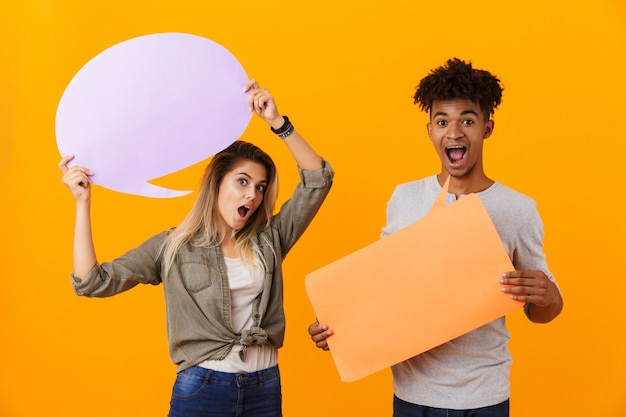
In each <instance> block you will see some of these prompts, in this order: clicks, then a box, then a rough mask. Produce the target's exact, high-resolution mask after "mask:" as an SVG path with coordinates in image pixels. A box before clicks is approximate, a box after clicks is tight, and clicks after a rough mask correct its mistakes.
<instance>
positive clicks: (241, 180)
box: [237, 178, 248, 185]
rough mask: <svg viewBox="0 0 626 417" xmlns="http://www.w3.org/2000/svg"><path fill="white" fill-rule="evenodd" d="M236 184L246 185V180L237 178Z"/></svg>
mask: <svg viewBox="0 0 626 417" xmlns="http://www.w3.org/2000/svg"><path fill="white" fill-rule="evenodd" d="M237 182H239V184H240V185H246V184H247V183H248V180H246V179H245V178H239V179H238V180H237Z"/></svg>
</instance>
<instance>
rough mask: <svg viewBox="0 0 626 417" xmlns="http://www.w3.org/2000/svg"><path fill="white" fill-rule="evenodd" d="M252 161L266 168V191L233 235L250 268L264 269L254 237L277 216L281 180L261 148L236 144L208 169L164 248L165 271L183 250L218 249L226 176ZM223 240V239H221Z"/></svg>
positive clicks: (220, 153) (244, 143)
mask: <svg viewBox="0 0 626 417" xmlns="http://www.w3.org/2000/svg"><path fill="white" fill-rule="evenodd" d="M246 160H247V161H252V162H256V163H259V164H261V165H263V166H264V167H265V170H266V172H267V187H266V189H265V192H264V196H263V202H262V204H261V206H259V208H258V209H257V210H256V211H255V212H254V213H252V216H250V218H249V219H248V221H246V223H245V224H244V226H243V227H242V228H241V229H239V230H235V231H233V237H234V238H235V248H236V249H237V251H238V252H239V254H240V256H241V258H242V260H243V262H244V263H245V264H247V265H249V266H258V267H261V268H263V267H264V260H263V257H262V256H261V254H260V252H259V246H258V242H257V241H256V239H255V237H256V234H257V233H258V232H260V231H261V230H263V229H264V228H266V227H267V226H268V224H269V221H270V219H271V217H272V215H273V213H274V205H275V203H276V196H277V195H278V176H277V174H276V165H274V161H272V158H271V157H270V156H269V155H268V154H267V153H265V152H264V151H263V150H261V149H260V148H259V147H257V146H255V145H253V144H251V143H248V142H244V141H236V142H235V143H233V144H232V145H230V146H229V147H228V148H226V149H224V150H223V151H221V152H219V153H217V154H216V155H215V156H214V157H213V159H212V160H211V162H210V163H209V165H208V166H207V167H206V170H205V172H204V176H203V177H202V184H201V186H200V190H199V193H198V197H197V198H196V201H195V202H194V204H193V206H192V208H191V210H190V211H189V213H188V214H187V216H186V217H185V218H184V219H183V221H182V222H181V223H180V224H179V225H178V227H176V228H175V229H173V230H172V231H171V232H170V234H169V235H168V237H167V239H166V240H165V242H164V244H163V248H162V255H163V262H164V271H165V274H166V275H167V273H168V272H169V270H170V268H171V267H172V265H173V264H174V261H175V259H176V255H177V254H178V251H179V250H180V248H181V247H182V246H183V245H185V244H187V243H190V244H192V245H194V246H206V247H209V246H214V245H219V244H220V243H221V240H222V239H223V237H224V229H223V228H224V223H223V221H222V218H221V216H220V214H219V211H218V207H217V197H218V194H219V189H220V185H221V183H222V180H223V179H224V176H226V174H227V173H229V172H230V171H232V170H233V169H234V168H235V165H237V164H238V163H239V162H241V161H246ZM220 236H221V238H220Z"/></svg>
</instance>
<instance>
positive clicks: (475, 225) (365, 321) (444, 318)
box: [305, 182, 523, 382]
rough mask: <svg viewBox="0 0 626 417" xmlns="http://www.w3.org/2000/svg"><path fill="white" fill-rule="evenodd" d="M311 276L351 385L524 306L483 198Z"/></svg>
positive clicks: (468, 199) (432, 214)
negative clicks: (514, 293) (508, 282)
mask: <svg viewBox="0 0 626 417" xmlns="http://www.w3.org/2000/svg"><path fill="white" fill-rule="evenodd" d="M447 189H448V182H446V185H445V186H444V187H443V190H442V192H441V194H440V195H439V197H438V198H437V201H436V202H435V204H434V206H433V208H432V209H431V210H430V211H429V212H428V213H427V214H426V216H424V217H423V218H422V219H420V220H419V221H417V222H416V223H413V224H412V225H409V226H408V227H406V228H404V229H402V230H399V231H398V232H396V233H394V234H392V235H389V236H387V237H385V238H383V239H381V240H379V241H377V242H375V243H372V244H370V245H368V246H366V247H364V248H362V249H360V250H358V251H356V252H353V253H351V254H349V255H348V256H346V257H344V258H341V259H339V260H337V261H335V262H333V263H331V264H329V265H327V266H325V267H322V268H320V269H318V270H317V271H314V272H312V273H310V274H308V275H307V276H306V280H305V284H306V290H307V294H308V297H309V300H310V301H311V304H312V306H313V309H314V310H315V313H316V316H317V318H318V320H319V322H320V323H324V324H327V325H328V326H329V328H330V329H332V330H333V333H334V334H333V335H332V336H331V337H329V338H328V344H329V347H330V350H331V353H332V356H333V360H334V362H335V365H336V367H337V370H338V371H339V375H340V377H341V380H342V381H344V382H351V381H355V380H357V379H360V378H363V377H365V376H367V375H370V374H373V373H375V372H378V371H380V370H382V369H385V368H387V367H389V366H391V365H393V364H396V363H398V362H401V361H403V360H406V359H409V358H411V357H413V356H415V355H418V354H420V353H422V352H425V351H427V350H429V349H431V348H433V347H436V346H438V345H440V344H442V343H445V342H447V341H449V340H451V339H453V338H455V337H458V336H461V335H463V334H465V333H467V332H469V331H471V330H474V329H476V328H478V327H480V326H482V325H483V324H486V323H488V322H490V321H492V320H494V319H496V318H498V317H501V316H503V315H505V314H507V313H509V312H511V311H514V310H516V309H518V308H520V307H522V306H523V303H521V302H519V301H514V300H511V299H510V297H509V296H508V295H507V294H505V293H503V292H502V290H501V288H502V285H501V284H500V283H499V279H500V277H501V275H502V273H503V272H505V271H512V270H514V268H513V265H512V264H511V261H510V259H509V257H508V255H507V253H506V251H505V249H504V247H503V245H502V242H501V241H500V237H499V236H498V233H497V231H496V229H495V227H494V225H493V223H492V222H491V219H490V217H489V215H488V214H487V211H486V210H485V208H484V206H483V204H482V202H481V201H480V198H479V197H478V196H477V195H476V194H469V195H467V196H465V197H463V198H461V199H460V200H458V201H455V202H454V203H451V204H448V205H445V197H446V193H447Z"/></svg>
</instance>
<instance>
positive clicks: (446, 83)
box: [413, 58, 503, 117]
mask: <svg viewBox="0 0 626 417" xmlns="http://www.w3.org/2000/svg"><path fill="white" fill-rule="evenodd" d="M502 90H503V87H502V86H501V85H500V80H499V79H498V78H497V77H495V76H494V75H493V74H491V73H489V72H488V71H484V70H479V69H474V68H473V67H472V63H471V62H465V61H462V60H460V59H458V58H453V59H449V60H448V61H447V62H446V64H445V65H442V66H441V67H439V68H435V69H434V70H432V71H431V72H430V74H428V75H427V76H426V77H424V78H423V79H422V80H421V81H420V83H419V85H418V86H417V91H416V92H415V95H414V96H413V99H414V103H415V104H417V105H419V107H420V109H421V110H423V111H426V112H428V113H429V112H430V110H431V109H432V105H433V101H435V100H454V99H463V100H471V101H474V102H476V103H478V104H479V105H480V108H481V109H482V110H483V111H484V112H485V115H487V117H490V116H492V115H493V112H494V110H495V109H496V108H497V107H498V105H499V104H500V101H501V100H502Z"/></svg>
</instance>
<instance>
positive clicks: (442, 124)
mask: <svg viewBox="0 0 626 417" xmlns="http://www.w3.org/2000/svg"><path fill="white" fill-rule="evenodd" d="M437 125H439V126H445V125H446V121H445V120H437Z"/></svg>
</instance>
